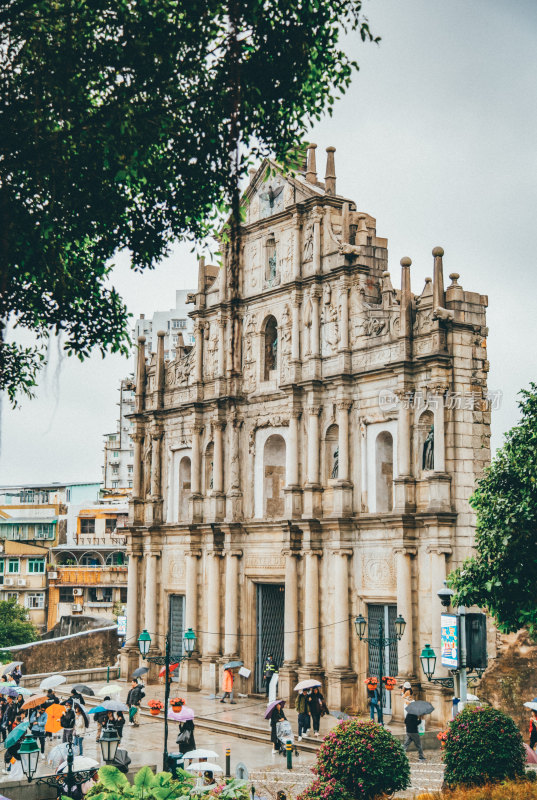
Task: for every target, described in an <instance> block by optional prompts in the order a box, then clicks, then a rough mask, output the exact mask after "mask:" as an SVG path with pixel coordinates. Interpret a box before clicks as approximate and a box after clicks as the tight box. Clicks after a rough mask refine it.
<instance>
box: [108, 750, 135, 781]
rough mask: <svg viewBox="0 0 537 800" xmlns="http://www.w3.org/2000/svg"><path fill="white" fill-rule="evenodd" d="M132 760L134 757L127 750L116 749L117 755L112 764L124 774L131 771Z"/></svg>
mask: <svg viewBox="0 0 537 800" xmlns="http://www.w3.org/2000/svg"><path fill="white" fill-rule="evenodd" d="M131 761H132V759H131V757H130V756H129V754H128V752H127V751H126V750H119V749H118V750H116V755H115V757H114V760H113V761H112V762H111V764H113V766H114V767H117V768H118V770H119V771H120V772H123V774H124V775H126V774H127V772H128V771H129V764H130V763H131Z"/></svg>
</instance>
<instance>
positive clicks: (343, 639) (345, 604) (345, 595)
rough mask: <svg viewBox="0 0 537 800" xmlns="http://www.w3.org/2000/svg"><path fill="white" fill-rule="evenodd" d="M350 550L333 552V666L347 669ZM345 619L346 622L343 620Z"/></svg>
mask: <svg viewBox="0 0 537 800" xmlns="http://www.w3.org/2000/svg"><path fill="white" fill-rule="evenodd" d="M351 555H352V550H336V551H335V552H334V555H333V558H334V607H333V617H334V623H336V624H334V667H335V668H336V669H340V670H348V669H349V638H350V636H349V630H350V628H349V625H350V622H349V617H350V611H349V562H348V558H349V556H351ZM345 620H347V622H345Z"/></svg>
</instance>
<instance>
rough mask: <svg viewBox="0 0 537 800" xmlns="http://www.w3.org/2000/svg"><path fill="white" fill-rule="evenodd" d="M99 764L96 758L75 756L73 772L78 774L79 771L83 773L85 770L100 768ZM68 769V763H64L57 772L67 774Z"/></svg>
mask: <svg viewBox="0 0 537 800" xmlns="http://www.w3.org/2000/svg"><path fill="white" fill-rule="evenodd" d="M98 766H99V762H98V761H95V759H94V758H88V757H87V756H75V757H74V759H73V772H78V771H79V770H80V771H82V770H83V769H91V768H92V767H98ZM66 769H67V761H64V762H63V764H60V766H59V767H58V769H57V772H65V770H66Z"/></svg>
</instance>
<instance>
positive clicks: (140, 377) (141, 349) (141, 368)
mask: <svg viewBox="0 0 537 800" xmlns="http://www.w3.org/2000/svg"><path fill="white" fill-rule="evenodd" d="M144 393H145V336H139V337H138V354H137V357H136V392H135V396H134V403H135V405H134V410H135V411H136V413H140V411H143V407H144Z"/></svg>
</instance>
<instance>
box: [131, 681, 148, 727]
mask: <svg viewBox="0 0 537 800" xmlns="http://www.w3.org/2000/svg"><path fill="white" fill-rule="evenodd" d="M143 697H145V692H144V687H143V684H141V683H138V681H137V680H135V679H133V680H132V682H131V688H130V689H129V693H128V695H127V705H128V706H129V725H132V727H133V728H137V727H138V724H139V723H138V722H136V715H137V714H138V709H139V707H140V703H141V702H142V698H143Z"/></svg>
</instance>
